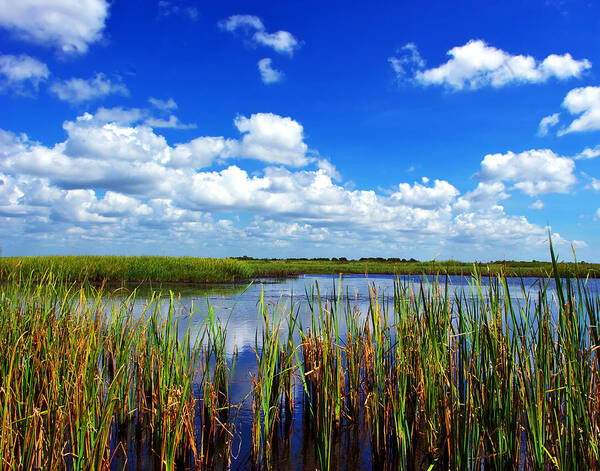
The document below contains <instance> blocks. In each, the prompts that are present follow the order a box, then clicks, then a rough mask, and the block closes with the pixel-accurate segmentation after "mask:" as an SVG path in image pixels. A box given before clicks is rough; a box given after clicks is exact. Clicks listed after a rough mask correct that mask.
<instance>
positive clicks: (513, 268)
mask: <svg viewBox="0 0 600 471" xmlns="http://www.w3.org/2000/svg"><path fill="white" fill-rule="evenodd" d="M474 268H476V269H477V271H478V272H479V273H481V274H482V275H484V276H487V275H491V276H495V275H500V274H502V275H505V276H517V277H523V276H529V277H547V276H549V275H550V274H551V273H552V265H551V264H550V263H547V262H537V261H532V262H518V261H502V262H490V263H467V262H457V261H454V260H451V261H441V262H440V261H429V262H419V261H416V260H410V261H401V260H399V259H377V258H372V259H360V260H345V259H252V258H248V257H243V258H238V259H212V258H194V257H150V256H149V257H121V256H53V257H3V258H0V279H7V277H8V276H9V275H10V274H11V273H13V272H15V271H19V272H20V273H21V275H22V276H24V277H32V278H33V279H40V278H41V277H43V276H44V275H45V274H46V273H47V272H49V271H52V272H53V273H54V274H56V275H60V276H61V277H62V278H63V279H65V280H68V281H90V282H93V283H99V282H102V281H108V282H123V281H130V282H171V283H231V282H243V281H249V280H251V279H253V278H259V277H288V276H295V275H301V274H306V273H311V274H339V273H343V274H365V273H369V274H391V275H422V274H430V275H437V274H447V275H464V276H470V275H471V274H472V273H473V270H474ZM559 270H560V272H561V273H562V274H563V275H568V276H571V277H580V278H581V277H586V276H590V277H594V278H597V277H600V264H591V263H578V264H574V263H559Z"/></svg>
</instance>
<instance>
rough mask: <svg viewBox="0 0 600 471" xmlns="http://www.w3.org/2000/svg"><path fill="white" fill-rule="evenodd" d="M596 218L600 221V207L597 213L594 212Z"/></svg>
mask: <svg viewBox="0 0 600 471" xmlns="http://www.w3.org/2000/svg"><path fill="white" fill-rule="evenodd" d="M594 220H596V221H600V208H598V209H597V210H596V214H594Z"/></svg>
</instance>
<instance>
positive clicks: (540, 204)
mask: <svg viewBox="0 0 600 471" xmlns="http://www.w3.org/2000/svg"><path fill="white" fill-rule="evenodd" d="M528 207H529V209H535V210H540V209H544V202H543V201H542V200H535V201H534V202H533V203H531V204H530V205H529V206H528Z"/></svg>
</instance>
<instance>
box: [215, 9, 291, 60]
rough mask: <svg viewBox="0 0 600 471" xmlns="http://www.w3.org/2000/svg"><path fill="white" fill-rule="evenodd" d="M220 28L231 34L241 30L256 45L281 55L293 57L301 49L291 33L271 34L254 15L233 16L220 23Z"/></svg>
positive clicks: (278, 32)
mask: <svg viewBox="0 0 600 471" xmlns="http://www.w3.org/2000/svg"><path fill="white" fill-rule="evenodd" d="M219 27H220V28H221V29H222V30H224V31H229V32H231V33H233V32H235V31H238V30H241V31H243V32H244V33H245V34H246V35H250V39H251V41H252V42H253V43H254V44H260V45H263V46H267V47H270V48H272V49H273V50H274V51H276V52H279V53H280V54H287V55H289V56H291V55H293V54H294V52H295V51H296V49H298V48H299V47H300V43H299V41H298V40H297V39H296V38H295V37H294V36H293V35H292V34H291V33H290V32H289V31H276V32H274V33H269V32H267V30H266V29H265V26H264V24H263V22H262V20H261V19H260V18H259V17H258V16H254V15H232V16H230V17H229V18H227V19H226V20H222V21H220V22H219Z"/></svg>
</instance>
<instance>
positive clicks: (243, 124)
mask: <svg viewBox="0 0 600 471" xmlns="http://www.w3.org/2000/svg"><path fill="white" fill-rule="evenodd" d="M235 126H236V127H237V129H238V131H240V132H241V133H242V134H244V137H243V138H242V140H241V142H240V143H238V144H237V145H236V146H235V147H236V149H237V152H236V151H235V150H233V151H232V154H238V155H239V156H241V157H246V158H251V159H257V160H261V161H263V162H268V163H273V164H284V165H290V166H292V167H302V166H304V165H306V164H308V163H309V162H311V161H313V158H311V157H309V156H308V155H307V151H308V146H307V145H306V143H305V142H304V129H303V127H302V125H301V124H300V123H298V122H297V121H294V120H293V119H292V118H289V117H281V116H278V115H276V114H273V113H256V114H253V115H251V116H250V117H249V118H246V117H245V116H238V117H237V118H236V119H235Z"/></svg>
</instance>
